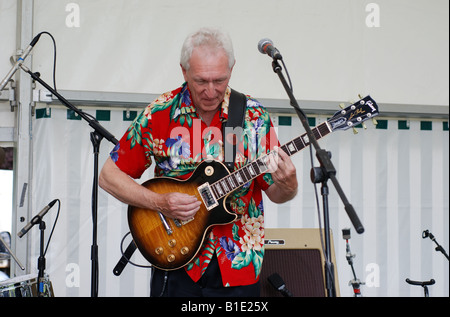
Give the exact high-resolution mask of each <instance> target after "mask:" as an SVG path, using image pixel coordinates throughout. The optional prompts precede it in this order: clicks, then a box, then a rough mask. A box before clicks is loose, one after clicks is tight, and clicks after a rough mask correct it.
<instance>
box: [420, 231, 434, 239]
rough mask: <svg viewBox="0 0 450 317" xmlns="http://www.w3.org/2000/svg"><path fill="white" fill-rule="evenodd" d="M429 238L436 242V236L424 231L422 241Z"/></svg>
mask: <svg viewBox="0 0 450 317" xmlns="http://www.w3.org/2000/svg"><path fill="white" fill-rule="evenodd" d="M428 237H429V238H430V239H431V240H433V241H434V235H433V234H432V233H431V232H430V231H428V230H424V231H423V232H422V239H425V238H428Z"/></svg>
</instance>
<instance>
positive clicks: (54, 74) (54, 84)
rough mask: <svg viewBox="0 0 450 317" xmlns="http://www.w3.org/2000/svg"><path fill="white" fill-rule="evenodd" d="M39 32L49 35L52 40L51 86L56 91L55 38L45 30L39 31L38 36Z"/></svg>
mask: <svg viewBox="0 0 450 317" xmlns="http://www.w3.org/2000/svg"><path fill="white" fill-rule="evenodd" d="M41 34H47V35H48V36H50V38H51V39H52V42H53V88H54V89H55V91H57V89H56V41H55V38H54V37H53V35H51V34H50V33H49V32H47V31H43V32H41V33H39V34H38V36H40V35H41Z"/></svg>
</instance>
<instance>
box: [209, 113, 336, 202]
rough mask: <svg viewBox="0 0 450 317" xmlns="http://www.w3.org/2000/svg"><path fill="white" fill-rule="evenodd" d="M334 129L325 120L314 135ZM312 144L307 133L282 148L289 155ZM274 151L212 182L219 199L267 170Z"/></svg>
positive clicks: (324, 134) (317, 135)
mask: <svg viewBox="0 0 450 317" xmlns="http://www.w3.org/2000/svg"><path fill="white" fill-rule="evenodd" d="M331 131H332V129H331V127H330V125H329V124H328V122H324V123H322V124H320V125H319V126H317V127H315V128H314V129H312V132H313V135H314V136H315V137H316V139H317V140H318V139H321V138H322V137H324V136H326V135H327V134H329V133H331ZM309 145H310V142H309V138H308V135H307V134H306V133H304V134H302V135H301V136H299V137H297V138H295V139H293V140H291V141H290V142H288V143H286V144H284V145H282V146H281V147H280V148H281V149H282V150H283V151H284V152H285V153H286V154H287V155H289V156H291V155H293V154H295V153H297V152H300V151H301V150H303V149H304V148H306V147H307V146H309ZM270 155H273V154H272V152H270V153H268V154H265V155H263V156H261V157H260V158H258V159H256V160H255V161H253V162H251V163H249V164H247V165H246V166H244V167H242V168H240V169H239V170H237V171H235V172H233V173H231V174H230V175H227V176H225V177H224V178H222V179H220V180H218V181H217V182H215V183H213V184H211V185H210V186H211V189H212V191H213V193H214V195H215V197H216V198H217V199H220V198H222V197H224V196H226V195H228V194H230V193H231V192H233V191H235V190H236V189H238V188H239V187H241V186H243V185H244V184H246V183H248V182H249V181H251V180H252V179H254V178H256V177H258V176H260V175H262V174H264V173H265V172H267V170H268V169H269V168H268V161H269V158H270Z"/></svg>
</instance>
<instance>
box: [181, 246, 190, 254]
mask: <svg viewBox="0 0 450 317" xmlns="http://www.w3.org/2000/svg"><path fill="white" fill-rule="evenodd" d="M180 252H181V254H183V255H186V254H188V253H189V248H188V247H182V248H181V250H180Z"/></svg>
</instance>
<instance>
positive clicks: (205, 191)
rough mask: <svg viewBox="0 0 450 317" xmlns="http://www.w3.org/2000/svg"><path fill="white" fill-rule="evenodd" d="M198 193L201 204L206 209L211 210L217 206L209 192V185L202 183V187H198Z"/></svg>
mask: <svg viewBox="0 0 450 317" xmlns="http://www.w3.org/2000/svg"><path fill="white" fill-rule="evenodd" d="M197 189H198V192H199V193H200V196H201V197H202V199H203V203H204V204H205V206H206V209H208V210H211V209H213V208H215V207H217V206H218V205H219V203H218V202H217V200H216V198H214V195H213V193H212V191H211V187H210V186H209V183H204V184H203V185H201V186H199V187H198V188H197Z"/></svg>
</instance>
